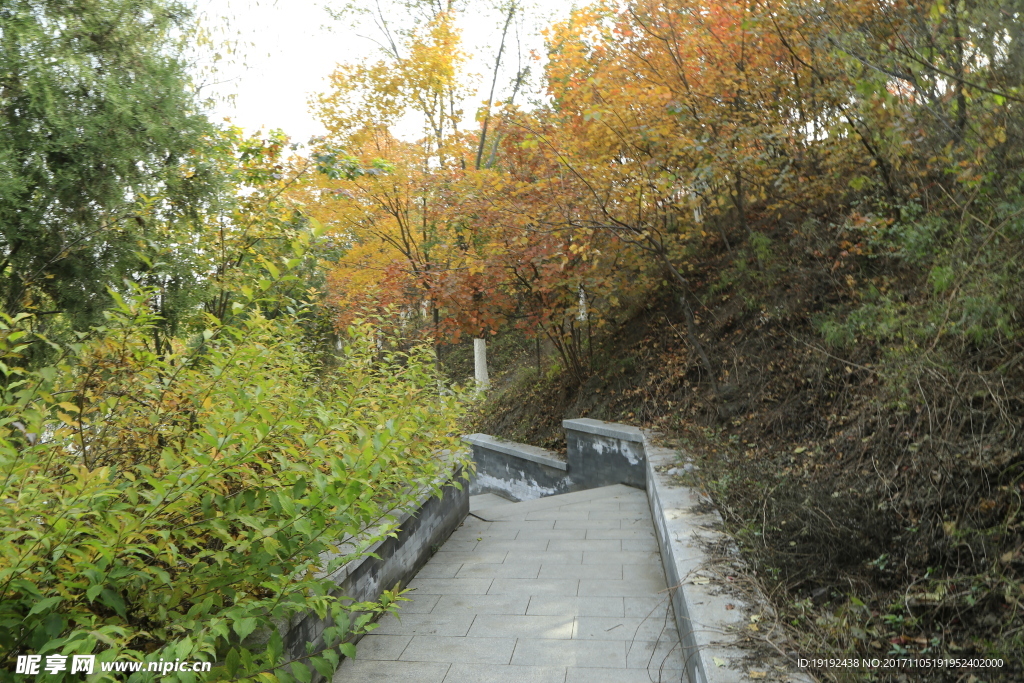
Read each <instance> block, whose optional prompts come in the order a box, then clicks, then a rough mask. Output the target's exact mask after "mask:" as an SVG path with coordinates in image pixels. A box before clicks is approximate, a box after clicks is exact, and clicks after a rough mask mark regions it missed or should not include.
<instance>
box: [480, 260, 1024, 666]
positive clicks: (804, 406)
mask: <svg viewBox="0 0 1024 683" xmlns="http://www.w3.org/2000/svg"><path fill="white" fill-rule="evenodd" d="M811 251H812V250H807V253H809V254H810V253H811ZM723 252H724V250H723ZM719 258H720V261H719V262H717V263H716V262H712V261H709V262H708V263H707V266H706V270H705V272H704V273H703V275H705V278H706V279H705V280H703V281H700V280H699V279H697V278H695V281H696V282H697V283H698V286H697V293H698V296H699V297H700V298H701V300H702V302H703V303H704V306H703V307H701V308H700V309H699V310H698V312H697V313H698V320H697V322H698V329H699V336H700V340H701V342H702V343H703V344H704V345H705V346H706V348H707V350H708V353H709V355H710V356H711V357H712V358H713V359H714V361H715V363H716V365H717V367H718V368H719V374H718V377H717V378H716V379H717V384H718V385H719V386H718V392H717V393H716V392H715V391H714V390H713V389H712V385H711V383H710V382H708V378H707V377H706V372H705V371H704V368H703V365H702V364H701V363H700V361H699V360H698V359H697V354H696V353H693V352H692V351H691V345H690V343H689V341H688V340H687V339H686V338H685V337H684V330H683V329H682V325H681V323H680V321H681V319H682V312H681V311H680V310H679V304H678V303H677V300H676V298H675V296H674V294H673V293H672V292H669V291H661V292H658V293H656V294H654V295H652V296H651V297H650V298H649V299H648V300H647V301H645V302H641V303H640V304H638V305H637V306H635V307H634V310H632V311H631V312H629V313H628V314H624V315H623V317H622V319H621V320H620V321H619V323H618V325H617V326H616V328H615V329H614V331H613V332H612V333H610V334H608V335H607V336H605V337H603V338H602V339H601V340H600V341H599V342H596V345H595V349H594V359H595V360H594V371H593V373H592V374H591V376H590V377H589V378H588V379H587V380H586V381H585V382H583V383H579V382H575V383H574V382H572V381H571V380H569V379H568V378H567V376H566V375H565V374H564V373H561V372H560V371H559V369H558V367H557V366H556V365H553V364H551V363H550V362H549V363H547V364H542V366H541V368H540V369H538V368H537V367H536V363H535V359H534V357H533V355H532V354H530V353H527V352H525V351H524V352H523V353H521V354H520V355H518V356H516V355H515V354H511V355H510V356H509V358H508V360H507V363H508V364H507V365H506V370H505V371H504V372H499V373H498V376H497V378H496V380H495V388H494V390H493V391H492V393H491V395H490V397H489V398H488V400H487V401H486V402H485V403H483V404H482V406H481V408H480V410H479V412H478V413H477V414H476V416H475V417H474V418H473V422H472V424H471V425H470V428H471V429H472V430H474V431H481V432H486V433H491V434H496V435H500V436H503V437H506V438H509V439H513V440H517V441H524V442H528V443H532V444H535V445H541V446H545V447H549V448H560V447H563V443H562V436H561V430H560V427H561V420H562V419H563V418H572V417H593V418H597V419H603V420H610V421H619V422H625V423H629V424H635V425H642V426H646V427H652V428H655V429H658V430H660V431H661V432H663V433H664V434H665V435H666V438H667V439H668V440H669V442H670V443H673V444H675V445H678V446H679V447H680V448H681V449H682V450H685V451H687V452H688V453H689V454H690V455H691V456H692V457H694V458H695V461H696V462H698V463H699V465H700V470H699V471H698V472H697V473H696V478H695V481H694V484H695V485H698V486H700V487H702V488H703V489H705V490H706V491H707V493H709V494H710V495H711V496H712V498H713V500H714V501H715V502H716V504H717V505H718V507H719V508H720V510H721V511H722V513H723V515H724V517H725V518H726V520H727V524H728V526H729V529H730V531H731V532H732V534H733V535H734V536H735V537H736V538H737V540H738V541H739V543H740V545H741V547H742V549H743V552H744V555H745V557H746V559H747V560H748V561H750V563H751V565H752V567H754V568H755V571H756V573H757V575H758V578H759V579H760V580H761V581H762V582H763V583H764V585H765V586H766V588H767V590H768V592H769V593H770V598H771V600H772V602H773V603H774V605H775V607H776V609H777V610H778V613H779V614H780V615H781V617H782V618H783V620H784V622H785V623H786V624H787V626H788V628H789V629H790V631H791V635H792V637H793V639H794V643H795V649H797V650H798V651H800V652H801V653H803V654H822V655H826V654H827V655H830V656H837V655H843V656H851V657H880V658H884V657H885V656H886V655H918V656H921V657H972V656H980V657H1000V658H1002V659H1003V660H1004V666H1003V667H1002V668H1001V669H987V670H986V669H976V670H972V671H967V670H960V669H956V670H953V669H946V670H943V671H938V670H929V671H927V672H921V671H917V672H915V671H912V670H902V671H900V672H898V673H894V672H879V671H875V672H874V673H868V672H866V671H863V670H862V671H859V672H857V671H853V672H842V671H839V670H835V669H833V670H824V669H821V670H814V671H813V672H812V673H814V674H815V675H817V676H818V677H819V678H821V679H822V680H834V681H845V680H929V681H931V680H936V681H946V680H949V681H997V680H998V681H1010V680H1024V669H1022V668H1021V657H1020V653H1021V652H1024V515H1022V513H1021V500H1022V497H1024V458H1022V455H1021V453H1022V435H1021V431H1020V429H1019V424H1020V423H1021V419H1022V417H1024V403H1022V400H1021V396H1022V395H1024V394H1022V391H1021V390H1022V389H1024V374H1022V368H1021V364H1020V362H1019V361H1020V359H1021V357H1022V349H1021V345H1020V342H1019V341H1017V342H1015V344H1016V345H1015V346H1014V345H1012V344H1011V345H1010V346H1009V347H1004V348H1000V349H993V348H991V345H990V346H989V347H987V348H984V349H982V348H971V347H970V346H969V345H963V346H962V347H952V346H950V345H948V344H947V345H936V346H935V347H933V348H931V349H926V348H917V349H914V348H906V347H903V348H895V347H893V346H892V345H890V346H883V345H881V344H877V343H873V342H868V343H855V344H852V345H848V346H847V347H845V348H842V347H836V346H830V345H828V344H827V343H826V341H825V339H824V338H823V335H822V334H821V332H820V329H821V326H820V325H815V321H816V320H818V316H820V315H821V312H822V311H823V310H833V311H835V310H841V309H842V307H843V306H846V305H849V304H850V303H851V299H850V295H849V294H848V289H844V287H842V286H838V285H837V283H839V284H840V285H841V284H842V283H843V282H844V281H846V282H848V279H846V275H847V273H843V272H842V271H840V272H838V273H835V272H829V271H828V270H827V269H822V268H818V267H816V264H815V262H814V259H813V258H812V257H810V256H809V257H808V263H807V264H802V265H800V266H797V265H796V264H792V263H790V264H788V265H787V266H786V268H785V269H784V270H783V271H782V272H779V271H776V272H775V273H774V274H772V273H770V272H769V273H768V275H771V276H772V277H774V278H775V279H774V281H773V283H772V286H771V287H759V288H756V289H757V291H769V292H771V296H768V297H765V296H762V297H758V296H755V295H752V294H751V291H754V290H755V288H753V287H751V286H750V282H751V281H752V280H753V277H767V276H768V275H765V271H768V270H770V268H765V269H764V270H763V271H761V273H760V274H756V273H755V275H754V276H745V275H743V274H742V272H741V273H739V274H737V270H736V269H735V268H731V269H728V268H723V261H724V259H725V258H726V256H725V255H724V254H722V255H720V256H719ZM751 263H753V260H751ZM741 270H742V269H741ZM726 271H728V272H730V273H731V279H726V278H723V277H718V278H716V279H714V280H712V279H710V277H709V275H708V274H710V273H715V272H719V273H720V272H726ZM823 273H824V274H825V275H824V276H823V275H822V274H823ZM697 275H698V276H699V275H701V273H698V274H697ZM910 298H911V299H912V296H911V297H910ZM501 343H503V342H501V340H498V345H500V344H501ZM504 343H506V344H510V342H504ZM516 344H518V346H519V348H521V349H526V348H528V346H529V345H528V344H524V343H522V341H519V342H516ZM516 358H518V360H517V361H516V360H515V359H516Z"/></svg>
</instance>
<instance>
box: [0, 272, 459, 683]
mask: <svg viewBox="0 0 1024 683" xmlns="http://www.w3.org/2000/svg"><path fill="white" fill-rule="evenodd" d="M276 277H277V276H276V274H275V278H276ZM259 289H261V290H266V289H267V287H264V286H262V285H261V286H260V288H259ZM152 296H153V293H152V292H151V291H145V290H139V291H138V292H137V295H136V296H134V297H133V298H131V299H129V300H118V303H117V306H116V308H115V309H114V310H112V311H110V312H108V314H107V325H106V326H105V328H103V329H101V330H96V331H94V333H93V335H92V337H91V338H89V339H88V340H87V341H84V342H81V343H79V344H77V345H75V346H74V347H72V348H65V349H61V350H62V351H63V353H64V356H63V360H62V361H61V362H60V363H59V364H56V365H53V366H50V367H43V368H39V369H37V370H31V371H30V370H25V369H23V368H20V367H18V358H19V356H22V355H24V354H25V352H26V349H27V347H28V345H30V344H33V343H45V340H41V339H39V338H33V337H32V335H31V333H29V332H28V331H27V330H28V325H27V323H28V321H29V317H28V316H25V315H22V316H17V317H15V318H10V317H4V318H2V319H0V391H2V393H0V501H2V503H3V504H2V505H0V678H6V677H10V676H12V675H13V672H14V670H15V657H16V655H20V654H29V653H35V654H42V655H44V660H43V661H44V662H45V655H47V654H51V655H52V654H65V655H71V654H96V655H97V659H98V660H99V661H112V660H114V659H118V660H127V659H131V660H136V661H155V660H158V659H161V658H162V659H164V660H172V661H173V660H175V659H182V660H204V661H210V662H214V664H213V667H214V668H213V671H211V672H210V673H206V674H199V675H197V674H193V673H186V672H178V673H171V674H164V675H162V676H160V678H161V679H162V680H182V681H192V680H201V679H205V680H214V679H230V680H244V679H253V680H255V679H257V678H258V679H259V680H268V681H269V680H281V681H288V680H292V679H293V676H294V677H295V678H298V679H299V680H308V678H309V673H310V669H309V668H306V667H305V666H301V665H300V666H295V665H293V666H290V667H288V666H287V664H288V662H286V661H285V657H284V653H283V646H282V640H281V636H280V634H279V633H278V630H277V629H276V628H274V624H279V623H282V622H283V621H285V622H286V621H287V620H288V619H289V618H291V617H292V616H294V615H296V614H299V613H305V612H309V611H315V612H316V613H317V614H319V615H320V616H321V617H325V616H328V615H332V616H333V618H334V620H335V624H336V626H334V627H332V628H331V629H328V632H327V633H326V634H325V642H328V643H329V645H330V647H329V648H328V649H327V650H326V651H324V652H322V653H313V654H315V655H316V657H315V658H314V659H313V660H312V664H313V665H314V666H315V667H316V668H317V669H319V670H320V671H321V672H322V673H324V674H326V675H328V676H329V675H330V672H331V671H332V670H333V668H334V667H335V666H336V665H337V662H338V659H339V653H345V652H347V653H349V654H351V653H352V652H353V651H354V648H353V646H352V645H351V644H350V643H348V642H347V639H350V637H351V634H352V633H353V632H356V631H359V630H361V629H362V630H366V629H369V628H371V627H372V624H368V623H367V622H368V620H369V619H370V618H371V617H372V616H373V614H374V612H380V611H382V610H385V609H393V602H391V601H393V599H394V597H395V596H394V595H393V594H386V595H385V597H384V600H383V601H382V603H378V604H376V605H368V604H362V605H353V604H348V601H346V600H345V599H344V597H343V596H333V595H331V594H330V592H329V591H330V590H331V588H332V585H333V584H332V583H331V582H330V581H329V580H328V579H326V578H324V577H325V570H326V573H327V574H329V573H330V571H331V570H333V569H334V568H337V567H339V566H340V565H342V564H344V563H346V562H349V561H351V560H353V559H355V558H357V557H359V556H361V554H364V553H365V552H366V548H367V547H368V546H369V545H370V544H371V543H373V542H375V541H377V540H379V539H381V538H383V537H384V536H386V535H387V534H389V533H393V529H394V524H393V521H392V522H391V523H389V520H392V519H393V518H392V517H390V516H389V515H388V511H389V510H394V509H396V508H402V507H403V506H409V505H412V504H414V503H415V502H416V501H417V500H418V499H419V498H421V497H422V496H423V495H424V493H425V492H433V493H437V492H439V489H440V482H441V481H442V480H443V478H444V476H445V474H446V473H447V472H450V471H451V468H452V463H451V462H450V461H446V460H445V458H443V457H441V456H440V455H439V453H442V452H443V451H444V450H445V449H452V450H454V449H455V448H456V447H457V442H456V436H455V435H454V434H455V428H454V425H455V421H456V419H457V418H458V416H459V413H460V410H461V407H460V405H461V404H460V403H459V402H458V399H457V397H452V396H447V397H446V396H439V395H438V391H437V386H438V385H437V378H436V376H435V373H434V370H433V356H432V354H431V352H430V350H429V349H428V348H427V347H425V346H413V347H412V349H411V350H410V351H406V352H396V351H389V350H388V349H389V348H391V347H392V346H396V345H391V344H385V345H384V348H383V349H382V348H381V346H380V344H379V343H378V340H379V334H378V333H377V331H376V329H375V328H374V326H373V325H372V323H371V322H363V323H360V324H357V325H355V326H353V327H351V328H349V329H348V330H347V345H346V346H345V348H344V350H343V352H341V353H340V354H339V356H340V357H339V358H338V366H337V370H336V371H335V372H334V373H332V374H331V375H330V376H321V375H320V374H318V373H317V372H316V371H315V366H314V362H313V360H312V359H311V358H310V357H309V354H307V353H306V352H304V350H303V348H302V330H301V328H300V326H299V323H298V320H299V319H300V317H301V315H302V311H301V310H299V308H298V304H294V305H292V307H291V308H290V309H289V311H288V313H287V314H283V315H278V316H276V317H275V318H274V319H273V320H270V319H267V318H266V317H265V316H263V315H262V314H261V313H260V309H259V307H258V306H257V305H255V303H256V302H254V301H253V300H252V299H250V302H249V303H250V310H249V312H248V313H245V312H241V313H240V315H238V316H236V317H235V319H234V320H235V322H233V323H232V324H231V325H225V326H220V327H213V328H211V329H208V330H206V331H205V332H203V334H202V335H201V338H197V339H196V341H195V342H193V343H192V344H191V345H187V344H185V343H183V342H182V341H181V340H175V341H173V342H172V344H171V348H172V351H171V352H170V353H165V354H161V355H158V354H157V353H155V352H154V351H153V350H152V349H151V347H150V341H151V337H152V329H153V327H154V326H155V325H156V324H157V322H158V319H157V317H156V316H155V315H154V314H153V313H152V312H151V307H150V301H149V299H150V298H151V297H152ZM353 539H355V540H354V541H353ZM344 543H349V545H345V546H344V547H342V544H344ZM324 558H333V559H330V561H329V562H327V560H325V559H324ZM325 562H326V563H327V565H326V566H325ZM354 614H358V615H359V616H358V617H356V618H353V619H351V620H350V618H349V617H350V616H351V615H354ZM261 632H262V633H266V634H269V641H268V642H265V644H262V645H259V646H257V645H254V644H253V642H254V641H255V640H261V641H267V638H265V637H264V638H253V637H252V636H253V634H256V635H259V633H261ZM282 667H285V668H282ZM113 676H114V674H99V675H98V676H97V677H95V680H113ZM120 676H121V677H122V678H121V679H120V680H123V676H124V674H120ZM156 677H157V675H156V674H152V673H150V674H147V673H137V674H133V675H132V676H131V678H130V680H139V681H142V680H155V678H156ZM72 679H73V680H79V679H80V674H75V675H74V676H71V675H70V674H69V673H68V672H67V671H65V672H63V673H61V674H57V675H51V676H48V680H54V681H58V680H72ZM90 680H94V679H93V678H90Z"/></svg>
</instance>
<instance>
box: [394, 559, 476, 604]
mask: <svg viewBox="0 0 1024 683" xmlns="http://www.w3.org/2000/svg"><path fill="white" fill-rule="evenodd" d="M460 569H462V565H461V564H458V563H456V562H452V563H451V564H446V563H441V562H428V563H426V564H425V565H423V568H422V569H420V570H419V572H417V573H416V578H417V579H454V578H455V575H456V574H458V573H459V570H460ZM403 609H404V607H403Z"/></svg>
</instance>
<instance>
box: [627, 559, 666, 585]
mask: <svg viewBox="0 0 1024 683" xmlns="http://www.w3.org/2000/svg"><path fill="white" fill-rule="evenodd" d="M622 578H623V579H624V580H626V581H650V582H654V583H660V584H661V588H659V589H658V590H661V589H662V588H664V587H665V569H664V568H663V567H662V566H661V565H660V564H653V563H652V564H626V565H623V566H622Z"/></svg>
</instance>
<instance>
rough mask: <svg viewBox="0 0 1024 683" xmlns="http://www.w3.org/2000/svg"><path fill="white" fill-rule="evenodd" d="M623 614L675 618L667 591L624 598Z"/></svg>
mask: <svg viewBox="0 0 1024 683" xmlns="http://www.w3.org/2000/svg"><path fill="white" fill-rule="evenodd" d="M666 615H667V616H666ZM595 616H596V615H595ZM624 616H627V617H649V618H652V619H653V618H655V617H657V618H658V619H665V618H667V619H668V620H669V621H672V620H673V619H675V617H674V616H673V613H672V603H671V602H670V601H669V594H668V592H667V591H666V592H664V593H659V594H658V595H652V596H646V597H645V596H641V595H638V596H633V597H631V598H629V599H628V600H626V604H625V614H624ZM673 623H674V622H673Z"/></svg>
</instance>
